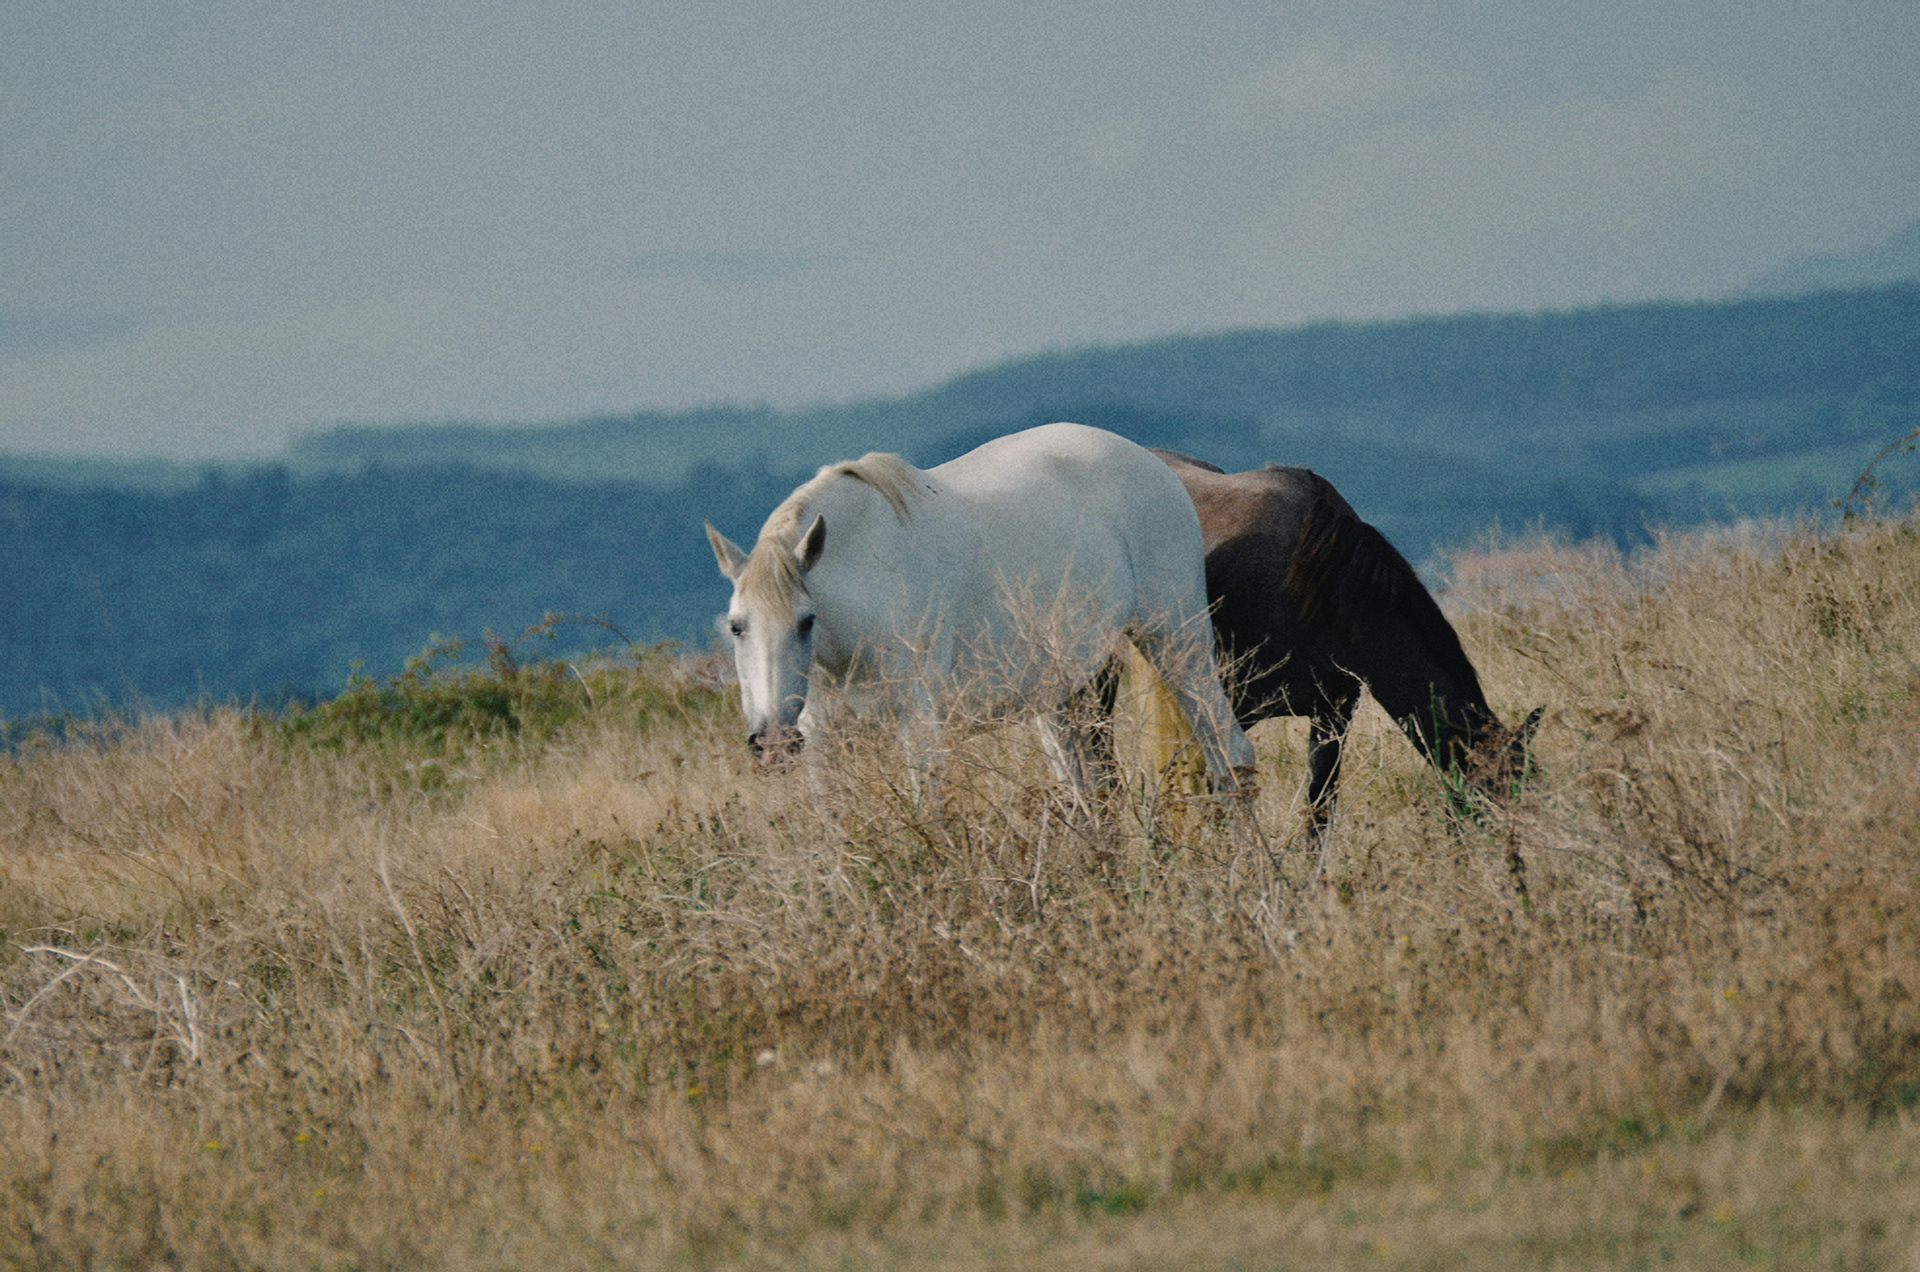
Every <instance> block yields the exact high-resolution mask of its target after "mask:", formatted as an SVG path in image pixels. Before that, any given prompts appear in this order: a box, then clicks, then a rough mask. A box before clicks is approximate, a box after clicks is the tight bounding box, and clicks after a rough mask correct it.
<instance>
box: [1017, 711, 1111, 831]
mask: <svg viewBox="0 0 1920 1272" xmlns="http://www.w3.org/2000/svg"><path fill="white" fill-rule="evenodd" d="M1033 727H1034V730H1035V731H1036V732H1037V733H1039V735H1040V749H1041V750H1043V751H1045V752H1046V753H1047V761H1048V762H1049V763H1050V764H1052V765H1053V773H1054V776H1055V777H1057V778H1059V779H1060V783H1061V785H1063V786H1065V787H1066V788H1067V789H1068V790H1069V791H1070V792H1072V794H1073V805H1074V808H1075V809H1076V810H1078V811H1080V812H1082V813H1090V812H1091V811H1092V809H1093V805H1092V803H1091V798H1092V795H1093V792H1094V790H1095V788H1096V787H1097V786H1098V785H1099V779H1098V776H1097V774H1096V773H1095V772H1094V760H1093V756H1092V748H1091V745H1090V741H1091V739H1090V737H1089V736H1088V733H1087V730H1085V729H1082V728H1079V727H1077V726H1076V724H1075V722H1074V721H1072V720H1070V719H1068V718H1067V717H1066V715H1065V714H1064V713H1063V712H1061V711H1050V712H1044V713H1042V714H1040V715H1037V716H1035V717H1034V718H1033Z"/></svg>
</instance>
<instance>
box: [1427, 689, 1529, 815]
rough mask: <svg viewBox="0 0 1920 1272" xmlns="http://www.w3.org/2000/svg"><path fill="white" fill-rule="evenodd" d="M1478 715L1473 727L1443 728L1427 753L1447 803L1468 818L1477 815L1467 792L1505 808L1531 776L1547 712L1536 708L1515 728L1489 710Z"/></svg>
mask: <svg viewBox="0 0 1920 1272" xmlns="http://www.w3.org/2000/svg"><path fill="white" fill-rule="evenodd" d="M1475 714H1476V715H1478V716H1479V717H1480V718H1479V719H1478V721H1477V722H1476V723H1475V724H1473V725H1471V726H1467V727H1455V728H1452V729H1448V728H1445V727H1444V726H1443V727H1442V728H1441V730H1439V737H1438V739H1437V743H1436V745H1434V746H1433V747H1432V749H1431V750H1430V751H1428V755H1429V758H1431V760H1432V761H1433V765H1434V767H1435V768H1436V769H1438V770H1439V772H1440V774H1441V777H1442V778H1443V780H1445V782H1446V784H1447V795H1448V800H1449V802H1450V803H1452V805H1453V807H1454V809H1455V810H1456V811H1458V812H1461V813H1465V814H1469V815H1471V814H1472V813H1473V812H1474V807H1473V804H1472V802H1471V801H1470V800H1469V799H1468V796H1467V792H1468V791H1469V790H1472V791H1478V792H1479V793H1480V794H1481V795H1483V796H1485V797H1486V798H1488V799H1490V800H1492V801H1493V802H1495V803H1497V804H1504V803H1506V802H1507V801H1508V800H1510V799H1512V798H1513V797H1514V796H1515V795H1517V794H1519V793H1520V789H1521V787H1523V786H1524V785H1526V783H1527V781H1528V780H1529V779H1530V778H1531V777H1532V776H1533V735H1534V732H1535V731H1536V730H1537V729H1539V727H1540V718H1541V717H1542V716H1543V715H1545V714H1546V708H1545V707H1535V708H1534V709H1533V711H1532V712H1531V713H1529V714H1528V716H1527V718H1526V719H1525V720H1522V721H1521V722H1520V723H1519V724H1518V725H1512V726H1509V725H1505V724H1502V723H1500V721H1499V719H1498V718H1496V717H1495V716H1494V714H1493V712H1492V711H1490V710H1488V711H1482V712H1476V713H1475Z"/></svg>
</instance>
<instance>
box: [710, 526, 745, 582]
mask: <svg viewBox="0 0 1920 1272" xmlns="http://www.w3.org/2000/svg"><path fill="white" fill-rule="evenodd" d="M707 542H708V543H711V544H712V545H713V558H714V560H716V561H718V562H719V563H720V573H722V574H724V575H726V576H727V577H728V578H730V579H737V578H739V577H740V571H741V570H744V569H745V568H746V566H747V554H746V553H744V552H742V551H741V550H740V547H739V545H738V544H736V543H734V541H733V540H731V539H729V538H727V536H726V535H724V534H721V533H720V532H719V531H718V530H715V529H714V528H713V523H712V522H711V521H709V522H708V523H707Z"/></svg>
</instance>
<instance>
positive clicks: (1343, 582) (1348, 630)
mask: <svg viewBox="0 0 1920 1272" xmlns="http://www.w3.org/2000/svg"><path fill="white" fill-rule="evenodd" d="M1302 471H1303V472H1305V475H1306V476H1307V478H1308V479H1309V480H1310V481H1311V483H1312V486H1313V495H1312V498H1311V501H1310V502H1309V503H1308V505H1307V511H1306V516H1305V518H1304V519H1303V520H1302V522H1301V525H1300V536H1299V538H1298V540H1297V541H1296V542H1295V543H1294V547H1293V552H1292V554H1291V556H1290V557H1289V559H1288V562H1287V573H1286V577H1285V578H1284V579H1283V580H1282V581H1281V589H1282V590H1283V591H1284V592H1285V593H1286V594H1287V595H1288V596H1289V597H1291V598H1292V600H1293V602H1294V604H1296V605H1297V606H1299V608H1300V616H1301V617H1302V618H1303V619H1305V620H1306V621H1308V622H1325V623H1329V624H1331V625H1332V626H1333V627H1334V628H1335V630H1337V631H1339V632H1340V633H1341V635H1342V636H1344V637H1345V638H1346V639H1348V640H1349V641H1356V640H1358V639H1359V638H1360V637H1361V635H1362V634H1363V633H1364V632H1365V630H1366V629H1367V628H1368V627H1370V626H1372V625H1374V624H1375V623H1379V622H1382V621H1385V620H1386V619H1388V618H1389V617H1397V618H1399V619H1400V620H1401V621H1405V622H1410V623H1411V624H1412V625H1413V627H1414V630H1415V631H1416V632H1418V633H1419V635H1420V637H1421V639H1422V641H1423V642H1424V643H1425V644H1426V646H1427V649H1428V651H1429V652H1430V653H1431V654H1432V655H1433V656H1434V658H1435V659H1437V660H1438V661H1439V662H1440V663H1441V664H1442V665H1443V666H1444V667H1445V669H1446V670H1447V671H1448V672H1450V673H1451V674H1452V675H1454V676H1456V677H1458V678H1459V679H1460V680H1461V682H1462V683H1464V684H1470V685H1473V686H1475V687H1476V688H1477V687H1478V686H1479V684H1480V677H1479V676H1478V675H1477V674H1475V672H1474V669H1473V663H1472V661H1471V660H1470V659H1468V657H1467V651H1466V650H1465V649H1463V648H1461V645H1460V637H1459V635H1458V634H1457V633H1455V631H1454V630H1453V624H1451V623H1449V622H1448V621H1447V619H1446V615H1444V614H1442V613H1441V612H1440V606H1439V605H1438V604H1437V603H1435V601H1434V599H1433V596H1432V594H1431V593H1429V592H1428V591H1427V589H1426V587H1425V586H1424V585H1423V584H1422V583H1421V582H1420V576H1419V575H1418V574H1416V573H1414V569H1413V566H1412V565H1410V564H1409V563H1408V561H1407V559H1406V558H1405V557H1404V556H1401V555H1400V551H1399V549H1397V548H1395V547H1394V546H1393V544H1391V543H1389V542H1388V541H1387V537H1386V536H1385V535H1383V534H1381V533H1380V532H1379V531H1378V530H1376V529H1374V528H1373V526H1371V525H1369V524H1368V523H1367V522H1365V521H1362V520H1361V519H1360V518H1359V517H1358V516H1356V515H1355V514H1354V512H1353V510H1352V509H1351V508H1349V507H1347V505H1346V501H1345V500H1343V499H1342V498H1341V497H1340V496H1339V494H1338V493H1337V492H1336V491H1335V490H1334V488H1333V483H1332V482H1330V481H1328V480H1327V479H1326V478H1325V477H1322V476H1321V475H1320V474H1319V473H1316V472H1311V471H1307V470H1302Z"/></svg>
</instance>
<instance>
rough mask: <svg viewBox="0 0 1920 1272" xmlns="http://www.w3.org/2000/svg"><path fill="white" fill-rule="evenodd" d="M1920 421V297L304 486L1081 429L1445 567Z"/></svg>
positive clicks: (1697, 516) (987, 399) (1357, 333)
mask: <svg viewBox="0 0 1920 1272" xmlns="http://www.w3.org/2000/svg"><path fill="white" fill-rule="evenodd" d="M1916 404H1920V282H1915V283H1907V284H1901V285H1897V286H1892V287H1883V288H1878V289H1868V290H1858V291H1851V292H1828V293H1820V294H1815V295H1810V296H1799V297H1791V298H1758V299H1749V300H1740V301H1732V302H1723V303H1701V304H1644V305H1629V306H1617V307H1609V308H1599V309H1589V310H1580V311H1573V312H1566V313H1543V314H1524V315H1464V316H1456V317H1444V318H1423V319H1413V320H1407V321H1402V322H1391V323H1370V324H1335V323H1327V324H1320V325H1315V326H1309V327H1302V328H1295V329H1290V330H1279V331H1272V330H1259V331H1242V332H1229V333H1224V334H1219V335H1203V336H1187V337H1180V338H1175V339H1168V340H1160V341H1154V342H1151V343H1146V344H1138V345H1129V346H1124V347H1119V348H1109V349H1089V350H1079V351H1069V352H1061V353H1053V354H1046V355H1042V356H1038V357H1031V358H1023V359H1019V360H1016V361H1012V362H1008V363H1004V364H1001V365H998V366H994V367H989V368H986V369H984V370H981V371H976V372H972V373H969V374H966V375H962V376H959V377H957V378H955V379H953V380H950V381H948V382H947V383H945V384H942V385H939V386H937V387H935V388H932V389H929V390H927V391H925V392H922V393H918V394H914V395H911V396H908V397H903V398H900V399H898V400H892V401H877V402H864V403H857V404H854V405H850V406H842V407H827V408H820V409H817V410H810V411H799V412H790V413H782V412H774V411H768V410H751V409H738V410H731V409H716V410H709V411H702V412H688V413H682V414H660V413H649V414H640V415H634V416H630V417H626V418H619V419H614V418H606V419H595V420H588V421H583V422H580V423H577V424H570V425H550V426H541V427H521V428H483V427H473V426H463V427H451V428H450V427H431V426H422V427H411V428H401V429H373V428H362V429H354V430H341V431H334V432H329V433H322V434H319V435H316V436H313V437H310V438H308V439H305V440H304V441H302V442H301V443H299V444H298V445H297V446H296V447H295V448H294V450H293V452H292V456H291V462H292V464H293V466H294V469H295V471H296V472H300V471H314V470H326V469H339V468H348V469H351V468H352V467H354V466H357V465H361V464H366V463H379V464H386V465H404V464H417V463H460V464H470V465H475V466H481V467H489V468H504V469H513V470H520V471H526V472H530V473H533V474H537V475H541V476H546V477H552V478H555V479H558V480H564V481H603V480H613V479H626V480H632V481H638V482H643V483H648V484H654V485H667V484H671V483H672V482H674V481H677V480H679V479H680V477H681V476H683V475H684V474H685V473H686V472H687V471H688V470H689V469H690V468H691V467H692V466H693V465H695V464H700V463H710V464H719V465H721V466H724V467H732V466H736V465H739V464H743V463H750V464H754V465H756V466H761V467H773V468H797V469H803V470H804V469H810V468H812V467H814V466H816V465H818V464H821V463H824V462H827V461H829V460H833V459H839V458H845V457H848V456H852V455H857V454H860V453H863V452H865V451H867V450H873V449H878V450H895V451H899V452H901V453H902V454H905V455H907V456H908V457H909V458H910V459H913V460H915V461H916V462H919V463H932V462H937V461H939V460H942V459H947V458H951V457H952V456H953V455H955V454H957V453H959V452H960V451H961V450H963V449H965V448H966V447H967V446H968V445H971V444H973V443H975V442H978V441H981V440H984V439H985V438H988V437H992V436H996V435H998V434H999V433H1003V432H1006V431H1009V430H1011V429H1015V428H1020V427H1024V426H1026V425H1029V424H1034V423H1040V422H1044V421H1047V420H1053V419H1072V420H1078V421H1081V422H1083V423H1090V424H1100V425H1103V426H1105V427H1108V428H1113V429H1115V430H1117V431H1119V432H1122V433H1124V434H1126V435H1128V436H1130V437H1133V438H1136V439H1137V440H1140V441H1143V442H1147V443H1150V444H1153V445H1159V446H1169V447H1172V448H1174V449H1177V450H1184V451H1188V452H1190V453H1192V454H1195V455H1199V456H1201V457H1203V458H1206V459H1210V460H1212V461H1213V462H1215V463H1218V464H1221V465H1223V466H1225V467H1229V468H1234V467H1249V466H1254V465H1257V464H1260V463H1264V462H1266V461H1268V460H1276V461H1280V462H1285V463H1296V464H1307V465H1310V466H1313V467H1315V468H1319V469H1321V470H1322V471H1324V472H1326V473H1327V474H1328V475H1329V476H1331V477H1332V478H1333V479H1334V481H1335V482H1337V483H1339V484H1340V485H1341V486H1342V487H1343V488H1345V489H1347V490H1348V492H1349V495H1350V497H1352V498H1354V500H1355V502H1356V504H1358V505H1359V506H1360V507H1361V508H1362V509H1363V510H1364V511H1366V512H1368V514H1369V515H1370V516H1373V517H1375V518H1377V519H1378V520H1379V522H1380V524H1381V525H1382V527H1383V528H1385V529H1386V530H1387V531H1388V533H1390V534H1392V535H1394V536H1395V537H1396V538H1398V539H1400V540H1401V541H1402V542H1403V543H1404V544H1405V545H1406V546H1407V547H1408V549H1409V550H1410V551H1412V552H1413V553H1415V554H1416V555H1420V554H1424V553H1426V552H1428V551H1430V550H1432V549H1433V548H1435V547H1437V546H1442V545H1445V544H1449V543H1458V542H1461V541H1462V540H1464V539H1467V538H1470V537H1472V536H1473V535H1474V534H1476V533H1479V532H1480V531H1481V530H1482V529H1484V527H1485V526H1487V525H1488V524H1490V523H1491V522H1493V521H1495V520H1499V521H1501V522H1503V523H1504V524H1506V525H1508V526H1514V525H1517V524H1526V523H1530V522H1532V521H1534V520H1536V519H1544V520H1545V521H1546V522H1547V523H1549V524H1553V525H1560V526H1565V527H1567V528H1568V529H1569V530H1571V531H1573V532H1576V533H1594V532H1605V533H1614V534H1628V533H1631V532H1633V531H1634V530H1636V529H1638V528H1639V527H1640V526H1641V525H1642V524H1643V523H1644V522H1646V521H1648V520H1654V521H1664V522H1696V521H1700V520H1711V519H1717V518H1721V517H1727V516H1737V515H1746V514H1752V513H1759V512H1769V511H1779V510H1788V509H1796V508H1799V507H1802V506H1808V505H1813V506H1819V505H1823V504H1824V503H1825V502H1826V501H1827V500H1829V499H1831V498H1833V497H1834V496H1835V494H1836V490H1839V491H1840V492H1844V487H1845V484H1846V483H1847V482H1849V481H1851V479H1852V478H1853V476H1854V475H1855V474H1856V473H1857V472H1858V471H1859V469H1860V466H1861V465H1862V464H1863V463H1864V462H1865V460H1866V458H1867V457H1869V456H1870V455H1871V454H1872V453H1873V450H1874V449H1875V447H1876V443H1878V442H1884V441H1885V440H1886V439H1888V438H1890V437H1894V436H1898V435H1899V434H1901V433H1903V432H1905V431H1906V430H1907V429H1908V428H1911V427H1913V426H1914V424H1915V423H1920V419H1916ZM732 528H733V527H730V529H732ZM738 528H739V529H742V530H746V529H750V528H751V527H738Z"/></svg>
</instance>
